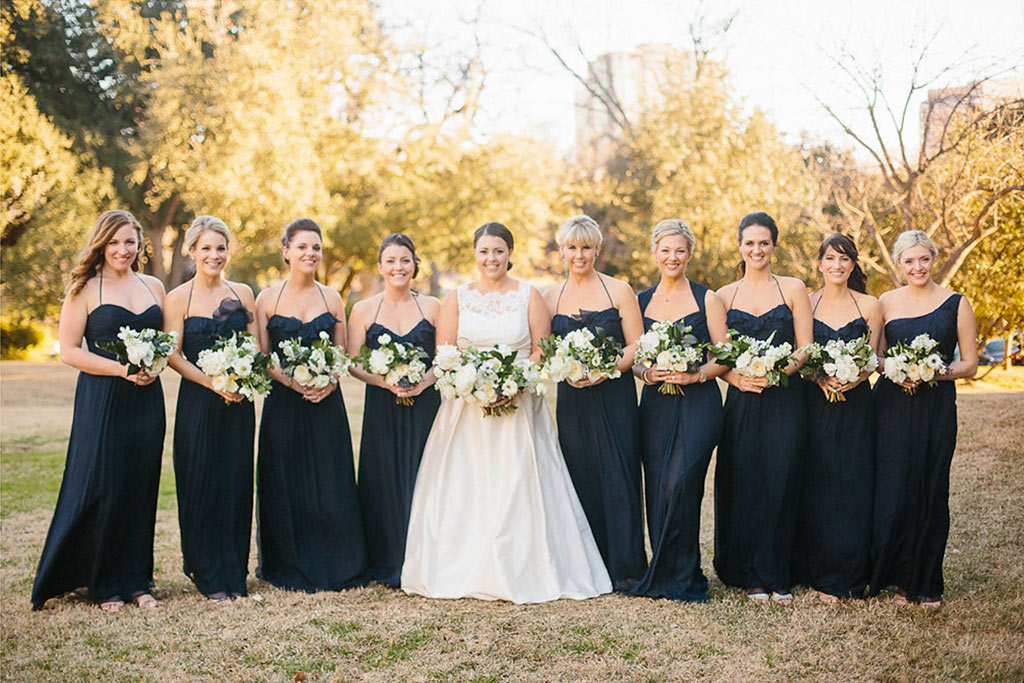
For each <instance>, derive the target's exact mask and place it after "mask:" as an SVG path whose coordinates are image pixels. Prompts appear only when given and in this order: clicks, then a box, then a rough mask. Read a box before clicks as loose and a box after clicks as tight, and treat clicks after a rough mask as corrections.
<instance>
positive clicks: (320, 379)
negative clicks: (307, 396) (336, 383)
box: [310, 375, 331, 389]
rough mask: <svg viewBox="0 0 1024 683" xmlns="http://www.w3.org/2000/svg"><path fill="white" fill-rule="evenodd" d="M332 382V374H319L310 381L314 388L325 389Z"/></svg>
mask: <svg viewBox="0 0 1024 683" xmlns="http://www.w3.org/2000/svg"><path fill="white" fill-rule="evenodd" d="M330 383H331V376H330V375H317V376H316V377H314V378H313V381H312V382H310V386H312V387H313V388H314V389H323V388H324V387H326V386H327V385H328V384H330Z"/></svg>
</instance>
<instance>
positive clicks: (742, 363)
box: [736, 351, 754, 374]
mask: <svg viewBox="0 0 1024 683" xmlns="http://www.w3.org/2000/svg"><path fill="white" fill-rule="evenodd" d="M753 360H754V354H752V353H751V352H750V351H744V352H743V353H741V354H740V355H739V356H738V357H737V358H736V370H737V371H739V372H740V373H741V374H749V368H750V364H751V363H752V362H753Z"/></svg>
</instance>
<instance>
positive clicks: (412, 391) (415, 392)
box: [395, 382, 430, 398]
mask: <svg viewBox="0 0 1024 683" xmlns="http://www.w3.org/2000/svg"><path fill="white" fill-rule="evenodd" d="M428 387H430V384H428V383H427V382H419V383H417V384H414V385H412V386H411V387H409V388H408V389H402V388H400V387H399V389H398V391H397V392H395V393H396V395H398V396H403V397H406V398H412V397H414V396H419V395H420V394H422V393H423V392H424V391H425V390H426V389H427V388H428Z"/></svg>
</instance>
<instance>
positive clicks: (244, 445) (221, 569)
mask: <svg viewBox="0 0 1024 683" xmlns="http://www.w3.org/2000/svg"><path fill="white" fill-rule="evenodd" d="M232 293H234V292H232ZM191 301H192V291H191V290H189V303H188V304H187V305H186V307H185V316H186V317H185V320H184V334H183V335H182V344H181V349H182V353H183V354H184V356H185V358H187V359H188V360H189V361H191V362H192V363H195V362H196V361H197V360H198V359H199V352H200V351H203V350H205V349H208V348H210V347H211V346H213V344H214V342H216V341H217V340H218V339H221V338H228V337H230V336H231V335H232V334H233V333H234V332H245V329H246V324H247V323H248V322H249V319H250V317H251V315H252V313H250V312H249V311H247V310H246V309H245V307H244V306H243V305H242V302H241V301H240V300H239V299H238V298H230V297H229V298H227V299H224V301H222V302H221V305H220V307H219V308H218V309H217V311H216V312H215V313H214V314H213V316H211V317H206V316H189V315H188V307H189V305H191ZM255 431H256V410H255V408H254V406H253V404H252V402H251V401H241V402H239V403H230V404H229V403H226V402H225V401H224V399H223V398H221V397H220V396H219V395H218V394H216V393H214V392H213V391H210V390H209V389H207V388H206V387H204V386H202V385H199V384H196V383H195V382H191V381H189V380H187V379H185V378H182V380H181V388H180V389H179V390H178V407H177V412H176V417H175V422H174V478H175V482H176V486H177V490H178V525H179V526H180V527H181V554H182V562H183V565H182V569H183V571H184V572H185V575H186V576H188V577H189V578H190V579H192V582H193V583H194V584H195V585H196V588H198V589H199V592H201V593H202V594H203V595H206V596H210V595H213V594H215V593H228V594H230V595H236V596H241V595H247V592H246V587H245V576H246V573H247V572H248V565H249V540H250V535H251V530H252V478H253V437H254V434H255Z"/></svg>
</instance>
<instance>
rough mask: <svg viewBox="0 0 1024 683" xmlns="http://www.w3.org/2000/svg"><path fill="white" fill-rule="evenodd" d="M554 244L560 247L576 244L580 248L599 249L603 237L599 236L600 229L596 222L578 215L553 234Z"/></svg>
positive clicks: (588, 217)
mask: <svg viewBox="0 0 1024 683" xmlns="http://www.w3.org/2000/svg"><path fill="white" fill-rule="evenodd" d="M555 242H556V243H557V244H558V246H560V247H564V246H565V245H567V244H576V245H579V246H581V247H597V248H598V249H600V248H601V244H603V243H604V235H602V234H601V228H600V227H599V226H598V225H597V221H595V220H594V219H593V218H591V217H590V216H585V215H583V214H580V215H579V216H573V217H572V218H570V219H569V220H567V221H566V222H565V223H563V224H562V227H560V228H559V229H558V232H557V233H555Z"/></svg>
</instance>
